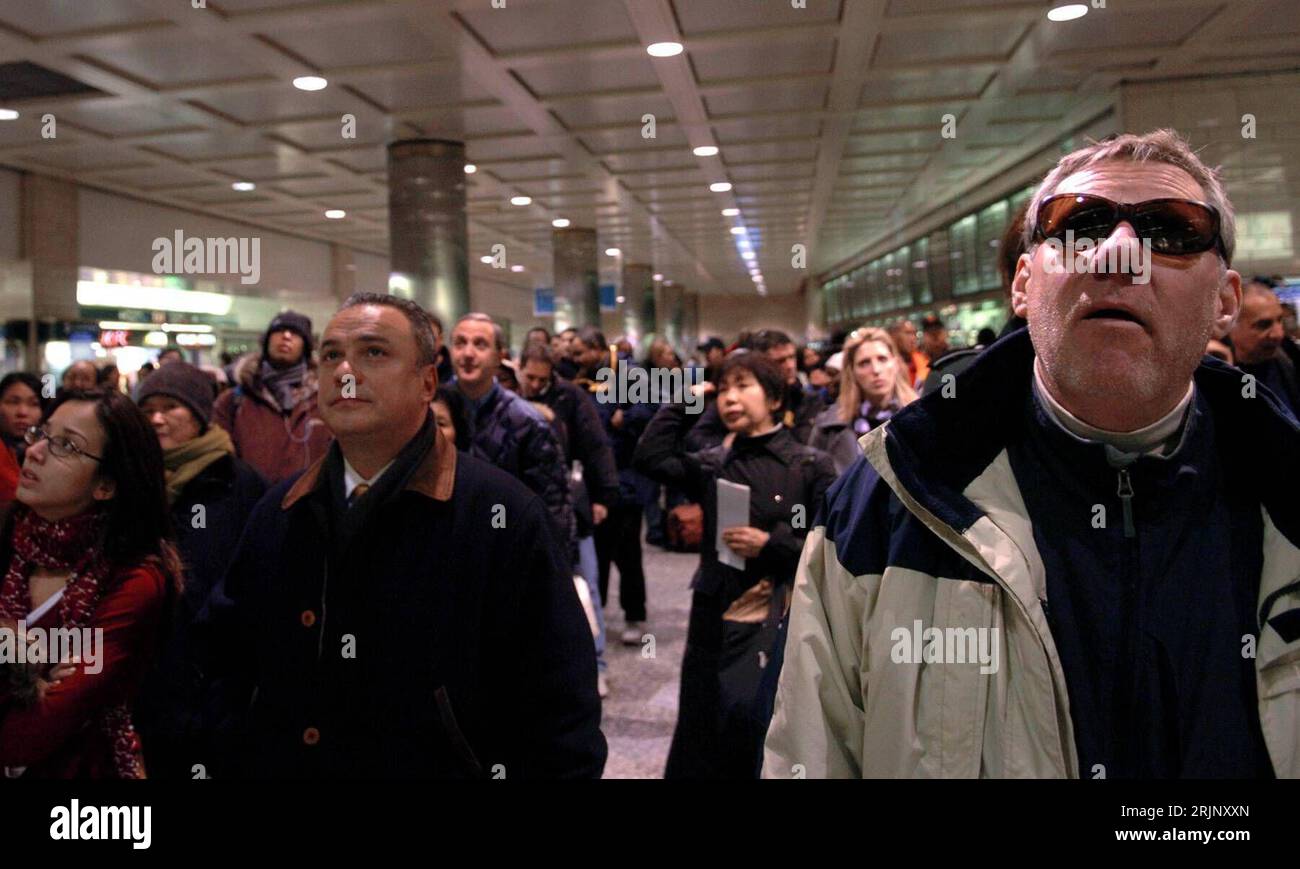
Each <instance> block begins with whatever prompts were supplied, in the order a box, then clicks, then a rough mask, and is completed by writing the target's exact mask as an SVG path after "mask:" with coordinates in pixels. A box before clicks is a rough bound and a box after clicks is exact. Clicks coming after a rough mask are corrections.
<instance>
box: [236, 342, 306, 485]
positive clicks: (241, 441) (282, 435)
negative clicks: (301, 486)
mask: <svg viewBox="0 0 1300 869" xmlns="http://www.w3.org/2000/svg"><path fill="white" fill-rule="evenodd" d="M261 365H262V356H261V354H259V353H251V354H249V355H247V356H245V357H243V358H242V359H240V360H239V362H238V363H237V364H236V366H235V384H236V385H235V387H234V388H233V389H228V390H226V391H225V392H223V393H222V394H221V395H220V396H219V397H218V398H217V401H216V404H214V405H213V407H212V422H213V423H214V424H216V425H219V426H221V427H222V428H224V429H225V430H226V431H228V432H229V433H230V438H231V440H233V441H234V442H235V453H236V455H238V456H239V458H241V459H243V460H244V461H245V462H247V463H248V464H249V465H251V466H252V467H253V470H255V471H257V472H258V473H259V474H261V475H262V477H263V478H264V479H266V481H267V482H268V483H272V484H274V483H278V482H280V481H281V480H283V479H285V478H287V477H290V476H292V475H294V474H296V473H299V472H301V471H303V470H305V469H306V468H307V467H308V466H310V465H311V464H312V462H315V461H316V460H317V459H319V458H320V457H321V456H323V455H325V450H326V448H327V447H328V446H329V443H330V439H331V435H330V431H329V429H328V428H326V427H325V423H324V421H323V420H322V419H321V418H320V412H319V410H318V409H317V406H316V375H315V372H313V371H312V370H311V369H310V368H308V370H307V376H306V378H305V379H304V380H303V390H304V395H303V398H302V400H300V401H299V402H298V404H297V405H295V406H294V407H293V408H291V409H290V410H289V411H288V412H287V413H285V412H284V411H282V410H281V409H280V406H279V405H278V404H277V403H276V400H275V397H274V396H272V395H271V392H270V390H269V389H267V388H266V386H265V385H263V383H262V379H261V377H260V376H259V373H258V372H259V371H260V369H261Z"/></svg>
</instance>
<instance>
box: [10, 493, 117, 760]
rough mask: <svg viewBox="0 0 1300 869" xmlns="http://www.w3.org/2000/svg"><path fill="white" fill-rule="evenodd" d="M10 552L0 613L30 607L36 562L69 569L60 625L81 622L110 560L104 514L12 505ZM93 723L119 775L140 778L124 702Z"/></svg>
mask: <svg viewBox="0 0 1300 869" xmlns="http://www.w3.org/2000/svg"><path fill="white" fill-rule="evenodd" d="M15 510H16V511H17V512H16V518H15V521H14V534H13V557H12V558H11V559H10V561H9V570H8V572H7V573H6V574H5V576H4V579H3V580H2V581H0V616H8V617H9V618H12V619H24V618H26V617H27V614H28V613H29V612H31V591H30V587H29V584H28V580H29V579H30V577H31V575H32V571H34V570H35V569H36V568H38V567H39V568H44V569H45V570H50V571H70V576H69V577H68V582H67V585H65V586H64V589H63V597H62V598H61V599H60V600H59V602H58V605H57V606H58V614H59V627H64V628H84V627H86V626H87V625H88V624H89V623H90V620H91V617H92V616H93V615H94V613H95V608H96V607H97V606H98V605H99V601H100V598H102V597H103V594H104V583H105V582H106V581H107V579H108V575H109V570H110V567H111V565H110V564H109V562H108V558H107V557H106V556H105V554H104V529H105V528H106V527H107V525H108V514H107V513H105V512H103V511H100V510H93V511H91V512H89V513H82V514H81V515H79V516H73V517H71V518H69V519H61V520H58V521H55V522H50V521H47V520H45V519H42V518H41V517H39V516H37V515H36V514H35V513H33V512H32V511H31V510H30V509H28V508H27V507H25V506H22V505H18V506H16V507H15ZM94 723H95V725H96V726H97V727H99V728H100V729H101V731H102V732H103V733H105V734H106V735H107V736H108V737H109V739H110V741H111V744H112V746H113V764H114V767H115V769H116V771H117V774H118V775H119V776H120V777H121V778H141V777H143V770H141V768H140V764H139V761H138V750H139V740H138V739H137V737H136V734H135V729H134V728H133V727H132V725H131V715H130V711H129V708H128V706H127V704H126V703H119V704H116V705H113V706H109V707H106V708H104V709H102V710H100V711H99V712H98V713H96V715H95V720H94Z"/></svg>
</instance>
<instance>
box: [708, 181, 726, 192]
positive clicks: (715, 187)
mask: <svg viewBox="0 0 1300 869" xmlns="http://www.w3.org/2000/svg"><path fill="white" fill-rule="evenodd" d="M709 189H710V190H712V191H713V192H714V193H726V192H727V191H728V190H730V189H731V182H730V181H714V182H713V183H712V184H710V185H709Z"/></svg>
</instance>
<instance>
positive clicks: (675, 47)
mask: <svg viewBox="0 0 1300 869" xmlns="http://www.w3.org/2000/svg"><path fill="white" fill-rule="evenodd" d="M645 50H646V52H647V53H648V54H649V55H650V56H651V57H676V56H677V55H679V54H681V53H682V44H681V43H680V42H655V43H651V44H650V45H647V46H646V49H645Z"/></svg>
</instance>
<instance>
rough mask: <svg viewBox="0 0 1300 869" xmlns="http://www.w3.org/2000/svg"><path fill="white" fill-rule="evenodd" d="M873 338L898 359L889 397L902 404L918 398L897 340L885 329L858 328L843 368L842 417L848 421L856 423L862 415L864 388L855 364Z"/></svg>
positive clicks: (841, 384) (845, 348) (840, 404)
mask: <svg viewBox="0 0 1300 869" xmlns="http://www.w3.org/2000/svg"><path fill="white" fill-rule="evenodd" d="M873 341H879V342H880V343H881V344H884V345H885V348H886V349H887V350H889V355H890V356H892V357H893V358H894V388H893V390H892V391H891V392H890V396H889V397H890V398H892V399H893V400H894V401H897V402H898V406H899V407H906V406H907V405H909V404H911V403H912V402H914V401H916V390H915V389H913V388H912V384H911V382H910V381H909V380H908V376H907V375H908V368H907V362H906V360H904V359H903V357H902V356H901V355H899V352H898V346H897V345H896V344H895V343H894V339H893V338H891V337H890V336H889V333H888V332H886V331H885V330H884V329H876V328H866V329H858V330H857V331H855V332H854V333H853V334H852V335H850V336H849V340H848V341H847V342H845V344H844V351H843V352H844V368H843V370H842V371H840V401H839V406H840V419H842V420H843V421H844V422H853V420H854V419H856V418H857V416H858V408H859V407H861V406H862V388H861V387H860V386H858V378H857V377H856V376H854V374H853V369H854V368H855V364H854V363H855V362H856V361H857V355H858V350H859V349H860V348H861V347H862V345H863V344H869V343H871V342H873Z"/></svg>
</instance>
